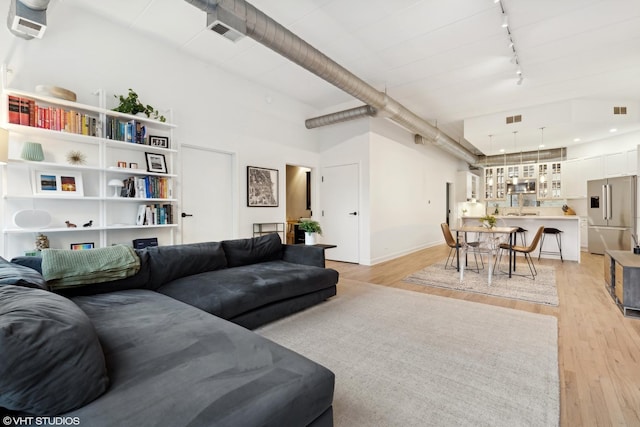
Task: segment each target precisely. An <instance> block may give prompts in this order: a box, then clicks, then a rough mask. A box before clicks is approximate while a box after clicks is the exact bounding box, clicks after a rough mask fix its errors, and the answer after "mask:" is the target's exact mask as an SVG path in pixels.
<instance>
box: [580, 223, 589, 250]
mask: <svg viewBox="0 0 640 427" xmlns="http://www.w3.org/2000/svg"><path fill="white" fill-rule="evenodd" d="M588 233H589V221H588V219H587V217H580V249H581V250H583V251H586V250H587V248H588V246H589V234H588Z"/></svg>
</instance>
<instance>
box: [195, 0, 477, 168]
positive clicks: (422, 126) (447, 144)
mask: <svg viewBox="0 0 640 427" xmlns="http://www.w3.org/2000/svg"><path fill="white" fill-rule="evenodd" d="M185 1H186V2H187V3H190V4H192V5H194V6H196V7H198V8H199V9H202V10H203V11H205V12H207V13H216V9H218V8H220V9H223V10H224V13H218V16H219V17H223V16H228V15H233V16H234V17H235V19H230V20H229V22H225V24H226V25H228V26H230V27H232V28H233V29H235V30H236V31H239V32H241V33H245V34H246V35H247V36H249V37H251V38H252V39H254V40H255V41H257V42H259V43H261V44H263V45H265V46H266V47H268V48H269V49H272V50H274V51H275V52H278V53H279V54H280V55H282V56H284V57H285V58H287V59H289V60H290V61H292V62H295V63H296V64H298V65H300V66H301V67H303V68H305V69H306V70H308V71H310V72H312V73H313V74H315V75H317V76H318V77H320V78H322V79H324V80H326V81H327V82H329V83H331V84H333V85H334V86H336V87H338V88H340V89H342V90H343V91H345V92H347V93H348V94H350V95H351V96H353V97H355V98H357V99H359V100H360V101H362V102H364V103H365V104H367V105H370V106H371V107H373V108H375V109H376V111H378V113H379V114H380V115H382V116H385V117H388V118H389V119H391V120H393V121H394V122H396V123H398V124H400V125H402V126H403V127H405V128H407V129H409V130H410V131H412V132H415V133H418V134H420V135H422V136H423V137H425V138H426V139H427V140H428V141H430V142H432V143H434V144H436V145H437V146H439V147H440V148H442V149H443V150H445V151H447V152H449V153H451V154H453V155H454V156H456V157H458V158H460V159H462V160H464V161H466V162H467V163H469V164H477V163H478V161H479V160H478V157H477V156H476V155H475V154H473V153H472V152H471V151H469V150H467V149H466V148H465V147H463V146H461V145H460V144H458V142H457V141H455V140H454V139H453V138H451V137H449V136H448V135H445V134H444V133H442V132H440V131H439V130H438V129H437V128H435V127H434V126H432V125H431V124H430V123H428V122H427V121H425V120H424V119H422V118H420V117H418V116H417V115H416V114H414V113H413V112H411V111H410V110H409V109H407V108H406V107H404V106H403V105H402V104H400V103H399V102H398V101H396V100H395V99H393V98H391V97H390V96H388V95H387V94H385V93H384V92H380V91H378V90H377V89H375V88H374V87H373V86H370V85H369V84H368V83H366V82H365V81H364V80H362V79H360V78H359V77H357V76H356V75H355V74H353V73H351V72H350V71H349V70H347V69H346V68H344V67H342V66H341V65H340V64H338V63H336V62H335V61H333V60H332V59H331V58H329V57H328V56H326V55H325V54H323V53H322V52H320V51H319V50H318V49H316V48H314V47H313V46H311V45H310V44H309V43H307V42H305V41H304V40H302V39H301V38H300V37H298V36H296V35H295V34H294V33H292V32H291V31H289V30H287V29H286V28H285V27H283V26H282V25H280V24H279V23H278V22H276V21H274V20H273V19H271V18H270V17H269V16H267V15H266V14H264V13H263V12H261V11H260V10H258V9H256V8H255V7H254V6H253V5H251V4H249V3H247V2H246V1H244V0H185ZM238 21H240V22H242V23H243V25H237V22H238Z"/></svg>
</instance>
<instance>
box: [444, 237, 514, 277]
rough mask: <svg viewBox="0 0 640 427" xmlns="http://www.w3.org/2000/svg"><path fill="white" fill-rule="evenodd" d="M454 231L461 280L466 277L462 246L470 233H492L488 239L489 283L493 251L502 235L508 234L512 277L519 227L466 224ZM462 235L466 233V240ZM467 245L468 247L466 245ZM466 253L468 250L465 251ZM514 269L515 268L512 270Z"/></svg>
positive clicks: (497, 246)
mask: <svg viewBox="0 0 640 427" xmlns="http://www.w3.org/2000/svg"><path fill="white" fill-rule="evenodd" d="M453 231H455V232H456V243H457V244H456V258H457V269H458V271H459V272H460V282H462V281H463V279H464V265H463V264H462V263H461V262H460V247H461V246H462V245H463V244H465V242H468V240H467V238H466V236H467V234H468V233H479V234H487V233H490V234H491V236H490V237H489V239H487V241H488V247H487V249H488V251H487V252H488V253H489V265H488V268H487V270H488V273H487V283H488V284H489V285H491V277H492V273H493V267H492V265H491V264H492V263H493V253H494V252H495V251H496V250H497V249H498V248H499V245H500V235H503V236H504V235H507V236H508V243H509V278H511V272H512V271H515V269H516V257H515V252H514V251H513V245H514V244H515V242H516V231H518V227H491V228H488V227H484V226H470V225H464V226H461V227H457V228H455V229H454V230H453ZM461 235H464V236H465V238H464V241H462V240H461ZM465 247H468V245H466V246H465ZM465 254H466V251H465ZM512 269H513V270H512Z"/></svg>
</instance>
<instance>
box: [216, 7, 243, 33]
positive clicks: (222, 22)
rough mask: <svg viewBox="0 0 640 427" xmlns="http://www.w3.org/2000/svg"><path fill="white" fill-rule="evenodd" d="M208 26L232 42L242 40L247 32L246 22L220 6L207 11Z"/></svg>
mask: <svg viewBox="0 0 640 427" xmlns="http://www.w3.org/2000/svg"><path fill="white" fill-rule="evenodd" d="M207 28H209V29H210V30H212V31H214V32H216V33H218V34H220V35H221V36H222V37H225V38H227V39H229V40H231V41H232V42H235V41H238V40H240V39H241V38H243V37H244V36H245V35H246V33H247V24H246V22H244V21H242V20H241V19H239V18H238V17H237V16H234V15H232V14H230V13H228V12H227V11H226V10H224V9H220V8H219V7H216V8H215V9H214V10H213V11H212V12H207Z"/></svg>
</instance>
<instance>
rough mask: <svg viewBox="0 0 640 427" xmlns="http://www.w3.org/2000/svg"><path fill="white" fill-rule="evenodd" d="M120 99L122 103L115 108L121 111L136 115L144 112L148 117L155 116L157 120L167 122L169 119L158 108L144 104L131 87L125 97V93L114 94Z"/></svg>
mask: <svg viewBox="0 0 640 427" xmlns="http://www.w3.org/2000/svg"><path fill="white" fill-rule="evenodd" d="M114 96H115V97H116V98H118V100H119V101H120V105H118V106H117V107H116V108H114V109H113V111H118V112H120V113H127V114H133V115H136V114H138V113H144V114H145V115H146V116H147V117H153V118H154V119H155V120H159V121H161V122H166V121H167V119H166V118H165V117H164V116H163V115H161V114H160V112H159V111H158V110H156V109H155V108H153V107H152V106H151V105H144V104H143V103H142V102H140V100H139V99H138V94H137V93H136V92H134V90H133V89H129V94H128V95H127V96H126V97H125V96H123V95H114Z"/></svg>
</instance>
